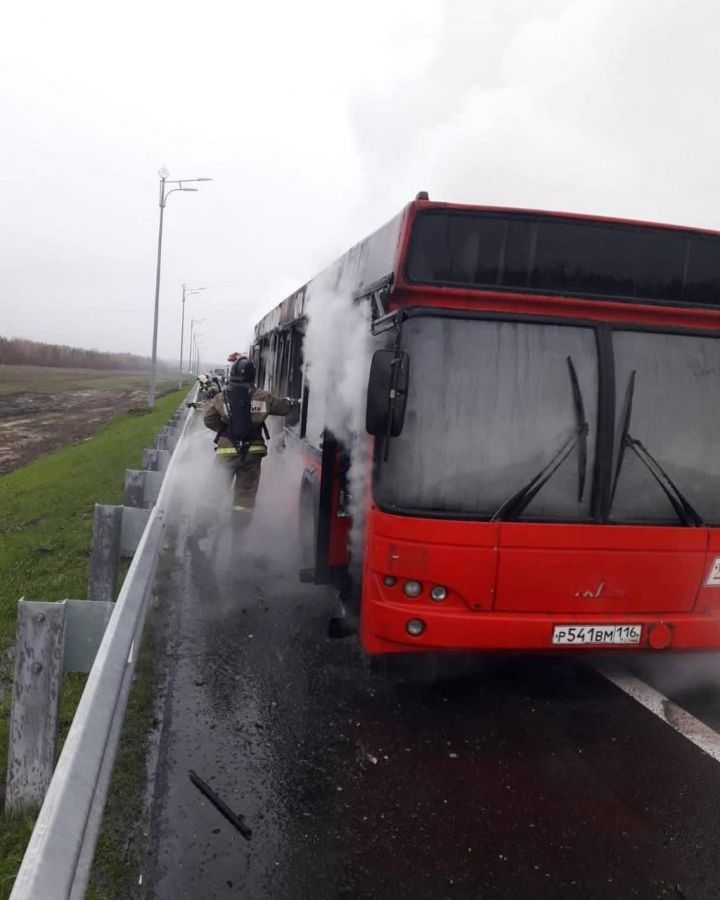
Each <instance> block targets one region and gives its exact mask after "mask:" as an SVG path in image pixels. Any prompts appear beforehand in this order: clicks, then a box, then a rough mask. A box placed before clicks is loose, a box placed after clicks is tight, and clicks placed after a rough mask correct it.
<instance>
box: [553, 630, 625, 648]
mask: <svg viewBox="0 0 720 900" xmlns="http://www.w3.org/2000/svg"><path fill="white" fill-rule="evenodd" d="M641 634H642V625H556V626H555V627H554V628H553V633H552V642H553V644H593V645H596V646H603V645H608V644H639V643H640V636H641Z"/></svg>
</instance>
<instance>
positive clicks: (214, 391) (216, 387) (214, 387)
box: [205, 375, 222, 400]
mask: <svg viewBox="0 0 720 900" xmlns="http://www.w3.org/2000/svg"><path fill="white" fill-rule="evenodd" d="M221 391H222V386H221V384H220V379H219V378H218V377H217V375H213V376H212V378H211V379H210V381H209V382H208V385H207V388H206V390H205V393H206V395H207V398H208V400H212V398H213V397H217V395H218V394H219V393H220V392H221Z"/></svg>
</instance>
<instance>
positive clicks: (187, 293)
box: [178, 284, 205, 390]
mask: <svg viewBox="0 0 720 900" xmlns="http://www.w3.org/2000/svg"><path fill="white" fill-rule="evenodd" d="M204 290H205V288H204V287H201V288H193V289H192V290H189V289H188V286H187V285H186V284H184V285H183V286H182V319H181V320H180V369H179V371H178V390H179V389H180V388H181V387H182V367H183V338H184V337H185V297H186V296H188V297H189V296H190V294H199V293H200V291H204ZM188 356H189V354H188ZM188 363H189V360H188Z"/></svg>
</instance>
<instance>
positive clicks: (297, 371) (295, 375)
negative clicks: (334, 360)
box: [285, 326, 305, 427]
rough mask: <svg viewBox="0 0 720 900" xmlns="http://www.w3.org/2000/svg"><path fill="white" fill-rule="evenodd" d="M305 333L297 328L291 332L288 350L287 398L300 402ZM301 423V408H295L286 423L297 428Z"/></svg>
mask: <svg viewBox="0 0 720 900" xmlns="http://www.w3.org/2000/svg"><path fill="white" fill-rule="evenodd" d="M304 339H305V333H304V331H303V330H302V329H301V328H298V327H297V326H295V327H294V328H293V329H292V331H291V332H290V343H289V349H288V371H287V375H288V378H287V396H288V397H290V398H292V399H293V400H299V399H300V397H301V395H302V368H303V341H304ZM299 421H300V408H299V407H295V408H294V409H293V410H292V411H291V412H290V414H289V415H288V416H287V417H286V419H285V422H286V424H287V425H289V426H291V427H297V425H298V423H299Z"/></svg>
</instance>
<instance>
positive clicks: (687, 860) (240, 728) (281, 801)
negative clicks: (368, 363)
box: [143, 517, 720, 900]
mask: <svg viewBox="0 0 720 900" xmlns="http://www.w3.org/2000/svg"><path fill="white" fill-rule="evenodd" d="M261 518H262V517H261ZM261 524H262V527H261V528H260V529H259V531H260V532H261V533H258V534H257V535H255V536H254V537H248V536H246V538H245V541H244V544H243V546H242V549H241V552H240V555H239V557H238V562H237V564H236V565H231V564H230V548H229V546H224V547H221V551H220V554H219V559H218V560H216V564H215V566H212V565H210V564H209V563H208V561H207V559H206V556H205V554H204V553H203V552H202V550H203V549H207V548H206V547H204V542H200V545H199V547H197V546H195V547H193V545H192V542H191V545H190V546H188V547H184V548H180V549H179V550H178V564H177V567H176V572H175V575H174V579H173V585H172V590H173V594H174V596H175V597H176V603H177V608H176V613H177V614H176V616H175V617H174V618H173V621H172V624H171V626H170V634H169V648H168V671H167V685H166V698H165V701H164V714H163V725H162V735H161V740H160V750H159V760H158V763H159V764H158V774H157V779H156V783H155V795H154V816H153V827H152V830H151V834H150V839H149V848H148V860H147V868H146V871H145V873H144V888H143V889H144V891H145V895H144V896H146V897H148V898H150V897H152V898H159V900H177V898H192V900H195V898H198V900H210V898H225V897H228V898H232V897H244V898H250V900H255V898H258V900H261V898H262V900H264V898H282V900H294V898H303V900H305V898H313V900H323V898H412V900H420V898H432V900H441V898H480V897H482V898H494V897H500V898H505V897H508V898H510V897H511V898H566V897H568V898H625V897H628V898H629V897H641V898H655V897H673V898H705V897H720V852H719V851H718V841H717V832H718V824H719V822H718V812H719V811H720V765H718V763H716V762H714V761H713V760H712V759H710V758H709V757H707V756H705V755H704V754H703V753H702V752H701V751H700V750H698V749H697V748H695V747H694V746H693V745H691V744H690V743H689V742H688V741H686V740H685V739H684V738H683V737H682V736H680V735H678V734H677V733H675V732H674V731H672V730H671V729H670V728H669V727H668V726H667V725H665V724H664V723H662V722H661V721H660V720H658V719H657V718H655V717H654V716H652V715H651V714H650V713H649V712H647V711H646V710H644V709H643V708H641V707H640V706H639V705H638V704H637V703H635V702H634V701H632V700H631V699H630V698H628V697H627V696H626V695H625V694H623V693H622V692H621V691H619V690H617V689H616V688H615V687H613V686H612V685H611V684H610V683H609V682H607V681H605V680H604V679H603V678H602V677H601V676H600V675H598V674H597V673H596V672H594V671H593V670H592V669H590V668H589V667H587V666H586V665H584V663H583V662H582V661H579V660H577V659H574V658H571V657H563V658H557V657H485V658H483V659H474V660H467V659H451V660H447V659H446V660H439V661H438V660H435V659H424V660H420V661H413V662H410V663H408V664H406V665H403V666H401V667H400V671H397V672H396V671H394V670H393V671H391V672H388V673H383V672H379V673H378V672H375V671H371V669H370V668H369V666H368V664H367V663H366V661H365V660H364V658H363V656H362V654H361V652H360V651H359V649H358V647H357V644H356V642H355V640H354V639H352V638H350V639H345V640H340V641H338V640H335V641H330V640H328V639H327V637H326V629H327V620H328V617H329V616H330V615H332V614H334V613H335V612H336V606H335V604H334V601H333V599H332V597H330V596H328V595H327V594H326V593H325V592H324V591H323V590H321V589H319V588H314V587H308V586H307V585H301V584H299V583H298V581H297V577H296V573H297V560H296V559H295V556H294V553H293V551H292V549H291V540H290V539H289V538H288V536H287V534H285V533H284V531H283V529H284V528H285V527H286V526H287V527H289V523H288V522H285V523H281V522H274V523H273V522H270V523H268V522H267V521H266V522H264V523H261ZM716 696H717V692H716V691H714V690H710V689H709V688H707V686H706V687H704V688H703V691H700V692H698V693H697V696H695V700H694V702H695V704H696V709H695V710H694V711H695V712H701V713H702V712H703V711H706V712H707V716H706V720H708V721H712V717H713V716H716V718H718V716H717V699H716ZM703 697H704V699H703ZM190 769H194V770H195V771H196V772H197V773H198V775H200V776H201V777H202V778H203V779H205V780H206V781H207V782H208V783H209V784H210V785H211V787H212V788H213V789H214V790H215V791H216V792H217V793H218V794H219V795H220V796H221V797H222V799H223V800H225V802H226V803H227V804H228V805H229V806H230V807H231V808H232V809H233V810H234V811H236V812H237V813H238V814H241V815H242V816H243V817H244V818H245V821H246V823H247V824H248V825H249V827H250V828H251V829H252V832H253V834H252V838H251V840H250V841H249V842H248V841H246V840H244V839H243V837H242V836H241V835H240V834H239V833H238V832H237V831H236V830H235V829H234V828H233V827H232V825H230V824H229V823H228V822H227V821H226V820H225V819H224V818H223V817H222V816H221V815H220V814H219V813H218V812H217V810H216V809H215V808H214V807H213V806H212V805H211V804H210V803H209V802H208V801H207V800H206V799H205V798H204V797H203V796H202V795H201V794H200V793H199V792H198V790H197V788H196V787H194V786H193V785H192V784H191V782H190V780H189V777H188V771H189V770H190Z"/></svg>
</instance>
